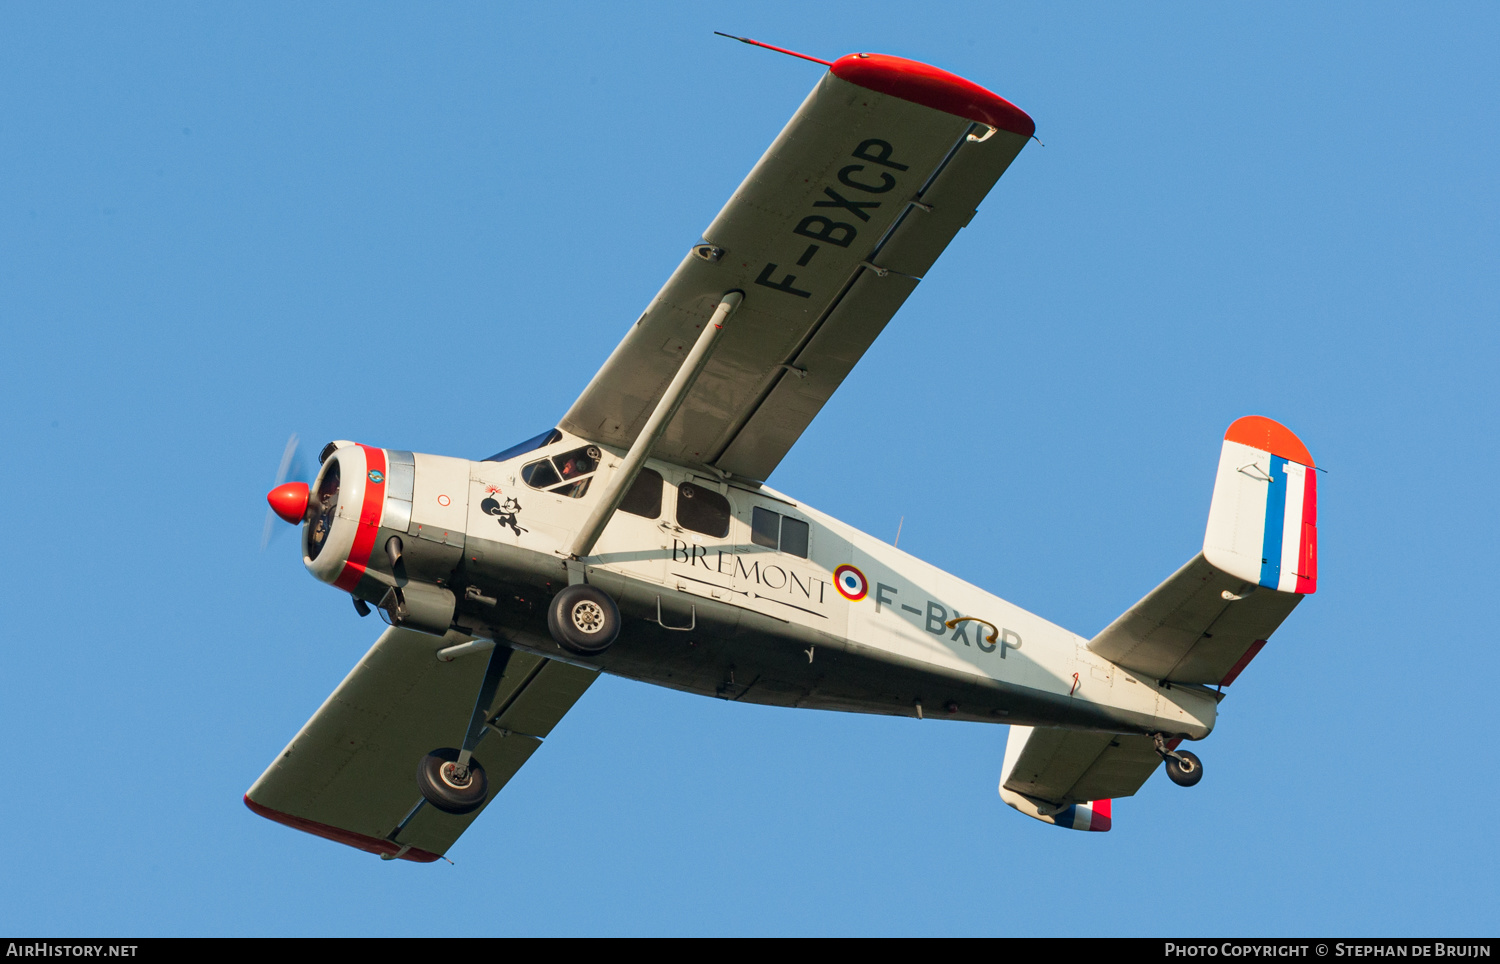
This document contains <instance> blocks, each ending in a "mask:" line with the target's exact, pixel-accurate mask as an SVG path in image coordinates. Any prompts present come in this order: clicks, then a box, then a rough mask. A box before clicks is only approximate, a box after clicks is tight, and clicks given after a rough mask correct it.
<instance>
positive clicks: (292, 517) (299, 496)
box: [266, 482, 311, 525]
mask: <svg viewBox="0 0 1500 964" xmlns="http://www.w3.org/2000/svg"><path fill="white" fill-rule="evenodd" d="M310 497H311V496H310V494H309V492H308V489H307V483H306V482H288V483H286V484H285V485H278V486H277V487H276V488H274V489H272V490H271V491H270V492H267V493H266V501H267V502H269V503H271V511H272V512H275V513H276V514H277V515H279V516H281V518H283V519H285V520H286V521H287V522H290V523H291V524H292V525H296V524H297V523H299V522H301V521H302V517H303V516H304V515H306V514H307V500H308V499H309V498H310Z"/></svg>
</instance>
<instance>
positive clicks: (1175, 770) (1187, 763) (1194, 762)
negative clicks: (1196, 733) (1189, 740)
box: [1167, 750, 1203, 787]
mask: <svg viewBox="0 0 1500 964" xmlns="http://www.w3.org/2000/svg"><path fill="white" fill-rule="evenodd" d="M1177 756H1179V757H1181V758H1182V759H1180V760H1179V759H1177V757H1170V756H1169V757H1167V777H1168V779H1170V780H1171V781H1172V782H1173V783H1175V784H1177V785H1178V786H1179V787H1190V786H1192V785H1193V784H1195V783H1197V782H1198V781H1199V780H1202V779H1203V761H1202V760H1199V759H1198V755H1197V754H1196V753H1189V752H1188V751H1187V750H1178V751H1177Z"/></svg>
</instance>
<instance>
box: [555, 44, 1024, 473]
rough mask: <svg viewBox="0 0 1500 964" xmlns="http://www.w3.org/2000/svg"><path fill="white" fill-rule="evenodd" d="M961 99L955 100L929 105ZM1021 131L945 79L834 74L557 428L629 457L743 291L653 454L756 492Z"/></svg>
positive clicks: (898, 71) (1015, 146)
mask: <svg viewBox="0 0 1500 964" xmlns="http://www.w3.org/2000/svg"><path fill="white" fill-rule="evenodd" d="M856 60H857V61H858V62H857V63H855V61H856ZM846 61H849V63H847V64H846ZM918 68H920V69H921V70H920V71H919V70H918ZM921 71H925V72H926V73H922V72H921ZM918 74H920V77H918ZM846 78H852V79H846ZM918 80H920V85H917V81H918ZM914 85H916V86H921V90H919V91H916V86H914ZM922 85H925V86H922ZM944 85H947V86H946V87H945V86H944ZM959 85H967V87H964V88H962V90H963V91H964V97H965V98H967V99H963V98H960V99H958V100H952V99H950V100H944V99H943V98H942V97H941V96H933V95H932V91H939V92H941V91H943V90H953V91H957V90H959V89H960V86H959ZM914 91H916V92H914ZM975 92H977V93H975ZM934 104H935V105H938V106H931V105H934ZM996 105H1003V107H1004V108H1006V109H1008V112H1007V110H1001V109H1000V107H999V106H996ZM940 108H941V109H940ZM955 112H956V113H955ZM991 122H995V123H999V124H1004V125H1006V127H1004V128H1000V127H996V126H993V125H992V123H991ZM1031 129H1032V125H1031V124H1030V119H1029V118H1026V117H1025V115H1024V114H1022V113H1021V112H1020V111H1018V110H1016V108H1014V107H1013V106H1012V105H1009V104H1008V103H1006V102H1005V101H1003V100H1002V99H1001V98H999V97H996V96H995V95H994V94H991V93H989V92H988V91H984V90H983V89H982V88H979V87H976V86H975V85H972V84H968V82H967V81H962V80H961V78H957V77H953V75H951V74H944V73H943V72H941V71H934V69H933V68H930V67H925V65H921V64H913V63H912V62H911V61H901V60H899V59H898V58H888V57H887V58H881V57H878V55H873V54H872V55H869V57H865V56H864V55H857V56H856V57H855V58H854V59H853V60H851V59H850V58H845V59H844V60H841V61H839V63H838V64H836V65H835V69H834V70H831V71H829V72H828V73H827V74H825V75H824V76H823V78H822V79H821V80H820V81H819V82H818V85H817V87H815V88H814V89H813V91H812V93H811V94H810V95H809V96H808V98H807V100H806V101H804V102H803V104H802V106H801V108H800V109H799V110H798V111H797V113H796V114H795V115H794V116H793V117H792V120H791V122H790V123H788V124H787V126H786V128H785V129H784V130H783V131H782V132H781V134H780V135H779V136H778V137H777V139H776V141H775V143H774V144H772V145H771V148H770V150H768V151H767V152H766V154H765V156H763V157H762V158H761V159H760V161H759V162H758V163H757V164H756V165H755V168H754V169H753V170H752V171H751V172H750V174H749V176H748V177H746V178H745V181H744V183H742V184H741V185H740V187H739V189H738V190H736V191H735V193H734V196H733V197H732V198H730V200H729V203H728V204H727V205H725V207H724V209H723V210H722V211H721V212H719V215H718V217H716V218H715V219H714V221H713V223H712V224H711V225H709V227H708V230H707V231H705V232H704V241H705V242H706V243H705V244H703V245H700V246H698V247H697V248H695V249H694V250H693V251H692V252H690V253H689V254H688V255H687V257H686V258H684V260H683V262H682V264H681V265H680V266H679V267H678V268H677V270H676V272H675V273H674V274H673V275H672V277H671V279H670V280H668V282H667V284H666V286H665V287H664V288H662V290H661V291H660V292H659V293H658V294H657V296H656V297H655V298H654V299H653V300H652V302H651V304H650V305H649V306H648V307H647V309H646V311H645V313H643V314H642V315H641V317H640V319H639V320H638V321H637V322H636V323H635V324H634V325H633V326H632V327H631V328H630V330H629V332H627V333H626V336H625V338H624V340H623V341H622V342H621V343H620V345H619V346H618V347H617V348H616V349H615V351H614V353H613V354H612V355H611V356H610V358H609V360H608V361H607V362H605V364H604V367H603V368H602V369H601V370H600V371H599V373H598V374H597V375H595V376H594V379H593V380H592V381H591V382H590V383H589V385H588V387H587V388H586V389H585V390H584V392H583V394H582V395H581V396H579V398H578V400H577V401H576V402H575V403H574V404H573V407H572V408H571V409H569V411H568V413H567V415H566V416H565V417H564V418H563V420H562V422H561V423H560V427H561V428H563V429H564V430H566V431H568V432H571V433H573V434H575V435H578V436H580V437H583V438H587V439H592V440H595V441H598V442H601V443H604V444H608V445H615V446H619V447H621V448H627V447H629V445H630V444H631V443H632V442H633V441H634V440H635V437H636V435H637V434H639V432H640V430H641V429H642V427H643V426H644V425H645V423H646V420H647V419H648V418H649V417H650V414H651V412H652V410H653V408H654V407H655V405H656V402H657V400H658V399H659V398H660V397H661V395H662V393H663V392H664V390H665V389H666V387H667V385H668V383H669V382H670V381H671V379H672V376H673V375H674V374H675V373H676V371H677V369H678V367H679V366H680V365H681V363H682V361H683V359H684V358H685V356H686V354H687V352H688V351H689V350H690V348H691V347H692V344H693V342H694V341H695V339H696V338H697V335H698V332H699V331H700V330H701V329H702V326H703V325H704V324H705V323H706V322H707V320H708V318H709V316H710V315H711V314H712V313H713V310H714V307H715V306H716V305H717V304H718V302H719V300H720V299H721V298H722V296H723V295H724V293H725V292H728V291H733V290H739V291H743V292H744V301H743V303H742V304H741V306H740V307H739V308H738V309H737V310H736V312H735V314H734V315H733V316H732V317H731V318H730V319H729V321H728V322H726V323H725V325H724V331H723V334H722V335H721V336H720V337H719V341H718V344H717V345H716V346H715V348H714V353H713V356H712V357H711V359H710V360H709V362H708V363H707V366H706V367H705V368H704V370H703V373H702V374H701V375H700V376H699V378H698V381H697V382H696V383H695V384H694V386H693V389H692V391H691V392H690V393H689V394H688V396H687V398H686V400H685V401H684V402H683V405H682V407H681V409H680V410H679V411H678V413H677V415H676V416H675V417H674V419H673V420H672V422H671V423H670V424H669V425H668V427H667V429H666V431H665V433H664V434H663V436H662V438H661V440H660V441H659V442H657V444H656V446H655V448H654V449H653V452H652V454H653V455H655V456H656V457H658V458H663V459H667V460H669V461H673V462H678V463H687V464H704V465H713V466H715V467H717V468H719V469H721V470H724V471H728V472H732V473H734V474H736V475H739V476H741V477H743V478H747V479H752V480H762V479H765V478H766V477H767V476H769V475H770V474H771V471H772V470H773V469H775V468H776V466H777V464H778V463H780V461H781V459H782V457H783V456H785V454H786V452H787V450H788V449H789V448H790V447H791V445H792V443H793V442H795V441H796V439H797V438H798V437H799V436H800V435H801V433H802V431H803V429H805V428H806V426H807V424H808V423H809V422H810V421H811V420H812V418H813V416H815V415H816V414H817V413H818V411H819V410H820V409H821V408H822V407H823V404H824V403H825V402H826V401H827V400H828V398H829V397H830V396H831V395H832V394H833V392H834V390H835V389H837V388H838V386H839V385H840V384H841V383H842V382H843V380H844V377H845V376H846V375H847V374H848V373H849V371H850V369H852V368H853V366H854V364H855V363H856V362H857V361H858V360H859V359H860V357H861V356H863V354H864V352H865V350H866V349H867V348H868V347H869V346H870V344H871V343H872V342H873V341H874V340H875V337H876V336H877V335H879V334H880V332H881V330H882V329H883V328H884V327H885V325H886V323H887V322H888V321H889V320H890V318H891V316H892V315H893V314H894V313H895V312H896V310H897V309H898V308H900V307H901V304H902V303H903V302H904V301H905V300H906V298H907V296H909V295H910V294H911V292H912V290H913V289H914V288H915V287H916V284H917V282H918V281H919V280H920V278H921V276H922V275H923V274H924V273H925V272H926V271H927V269H928V268H929V267H930V266H931V265H932V263H933V261H934V260H935V259H936V258H937V256H938V255H939V254H940V253H941V252H942V250H943V249H944V248H945V247H946V246H947V244H948V242H949V241H950V240H951V239H952V238H953V236H954V235H955V234H956V233H957V232H958V230H959V229H960V228H962V227H963V226H964V225H965V224H967V223H968V221H969V219H970V218H971V217H972V216H973V214H974V210H975V207H976V206H977V205H978V203H979V201H980V200H981V199H982V198H983V197H984V196H985V194H986V193H987V192H988V191H989V189H990V187H991V185H993V184H994V182H995V181H996V179H998V178H999V177H1000V175H1001V174H1002V173H1003V172H1004V171H1005V169H1006V167H1007V166H1009V164H1010V162H1011V161H1012V160H1013V159H1014V158H1015V156H1016V154H1017V153H1019V151H1020V150H1021V148H1022V147H1024V146H1025V144H1026V140H1027V137H1028V136H1029V134H1030V133H1031Z"/></svg>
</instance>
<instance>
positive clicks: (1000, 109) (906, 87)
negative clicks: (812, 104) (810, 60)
mask: <svg viewBox="0 0 1500 964" xmlns="http://www.w3.org/2000/svg"><path fill="white" fill-rule="evenodd" d="M829 69H830V70H832V71H833V74H834V76H836V77H838V78H840V79H841V80H847V81H849V83H851V84H858V85H859V86H861V87H864V88H866V89H868V90H873V91H876V92H877V93H881V94H890V95H891V96H892V97H899V98H901V99H902V100H909V101H911V102H912V103H914V104H921V105H922V106H923V107H931V108H932V109H933V110H940V111H944V112H945V113H949V114H956V115H958V116H959V117H964V118H967V119H969V120H971V121H978V122H979V123H981V124H988V125H990V126H991V127H994V128H998V129H999V130H1002V131H1009V132H1010V133H1012V134H1020V135H1021V136H1022V137H1030V136H1031V135H1033V134H1035V133H1036V121H1033V120H1032V119H1031V117H1030V116H1029V115H1028V114H1027V113H1026V112H1025V111H1024V110H1022V109H1021V108H1019V107H1017V106H1016V105H1015V104H1012V103H1011V102H1010V101H1008V100H1006V99H1005V98H1004V97H1001V96H1000V95H999V94H995V93H991V92H990V91H988V90H985V89H984V88H983V87H981V86H979V85H978V84H976V83H974V82H973V81H971V80H965V79H964V78H962V77H960V76H958V75H957V74H950V73H948V71H946V70H940V69H939V68H937V67H933V66H931V65H929V64H924V63H919V62H918V61H915V60H907V59H906V58H904V57H892V56H890V55H888V54H849V55H848V56H845V57H840V58H839V59H838V60H836V61H834V62H833V66H832V67H830V68H829Z"/></svg>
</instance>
